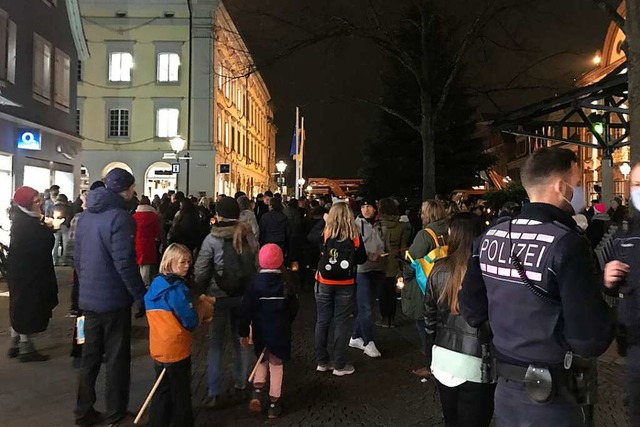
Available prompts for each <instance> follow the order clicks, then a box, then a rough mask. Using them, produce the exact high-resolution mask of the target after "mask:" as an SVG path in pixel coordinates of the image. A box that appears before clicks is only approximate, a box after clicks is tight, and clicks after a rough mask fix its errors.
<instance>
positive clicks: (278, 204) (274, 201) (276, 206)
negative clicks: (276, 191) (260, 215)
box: [269, 197, 282, 212]
mask: <svg viewBox="0 0 640 427" xmlns="http://www.w3.org/2000/svg"><path fill="white" fill-rule="evenodd" d="M269 210H270V211H276V212H282V200H281V199H278V198H277V197H272V198H271V200H269Z"/></svg>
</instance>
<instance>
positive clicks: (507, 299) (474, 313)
mask: <svg viewBox="0 0 640 427" xmlns="http://www.w3.org/2000/svg"><path fill="white" fill-rule="evenodd" d="M521 178H522V183H523V185H524V187H525V190H526V191H527V194H528V196H529V199H530V201H531V203H529V204H527V205H525V206H524V207H523V209H522V213H521V214H520V215H519V216H517V217H516V218H514V219H511V218H507V219H506V220H503V221H502V222H500V223H498V224H497V225H496V226H494V227H492V228H491V229H489V230H488V231H487V232H486V233H485V235H484V236H482V237H481V238H480V239H478V241H477V242H476V244H475V245H474V251H473V256H472V258H471V259H470V261H469V266H468V270H467V274H466V276H465V279H464V282H463V285H462V289H461V291H460V294H459V301H460V311H461V313H462V315H463V316H464V317H465V319H466V320H467V322H468V323H469V324H470V325H471V326H473V327H480V326H481V325H483V323H484V322H486V321H489V325H490V327H491V330H492V332H493V352H494V356H495V359H496V366H495V372H496V373H497V376H498V385H497V388H496V394H495V405H496V406H495V415H496V421H497V425H498V426H509V427H512V426H554V427H559V426H582V425H584V424H585V422H586V419H587V414H586V411H585V410H583V408H584V406H581V405H585V404H588V403H590V402H585V401H584V400H586V399H585V396H584V394H583V393H584V390H583V389H582V388H580V386H582V385H584V384H583V383H584V382H585V376H584V375H583V374H584V371H581V369H582V368H581V366H579V365H580V364H579V363H578V361H579V360H580V359H581V358H580V357H579V356H582V357H585V358H594V357H597V356H599V355H600V354H602V353H603V352H604V351H605V350H606V349H607V348H608V346H609V344H610V343H611V341H612V338H613V317H612V315H611V313H610V309H609V307H608V306H607V304H606V303H605V302H604V300H603V298H602V295H601V293H600V290H599V285H598V277H597V273H596V269H595V262H594V259H593V257H592V253H591V248H590V246H589V241H588V240H587V239H586V238H585V237H584V236H583V235H582V234H581V232H580V231H579V230H578V229H577V226H576V223H575V221H574V220H573V219H572V215H573V213H574V208H573V206H572V201H573V199H574V195H575V196H576V199H577V198H578V197H582V196H581V195H580V194H581V193H580V192H579V191H576V187H578V186H579V184H580V169H579V168H578V163H577V158H576V155H575V154H574V153H573V152H571V151H569V150H565V149H560V148H542V149H540V150H538V151H536V152H535V153H534V154H532V155H531V156H530V157H529V158H528V159H527V161H526V163H525V165H524V166H523V168H522V171H521ZM574 204H575V203H574ZM585 369H586V368H585ZM576 386H578V387H576Z"/></svg>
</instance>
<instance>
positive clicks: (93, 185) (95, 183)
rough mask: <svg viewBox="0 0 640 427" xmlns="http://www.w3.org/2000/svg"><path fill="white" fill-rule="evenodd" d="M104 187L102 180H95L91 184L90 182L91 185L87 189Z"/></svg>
mask: <svg viewBox="0 0 640 427" xmlns="http://www.w3.org/2000/svg"><path fill="white" fill-rule="evenodd" d="M103 187H104V182H102V181H95V182H94V183H93V184H91V187H89V191H93V190H95V189H96V188H103Z"/></svg>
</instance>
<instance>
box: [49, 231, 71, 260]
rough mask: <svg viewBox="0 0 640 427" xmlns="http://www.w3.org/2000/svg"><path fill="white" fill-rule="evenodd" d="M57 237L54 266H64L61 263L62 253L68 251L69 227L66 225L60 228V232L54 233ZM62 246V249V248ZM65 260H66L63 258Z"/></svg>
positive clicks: (53, 252)
mask: <svg viewBox="0 0 640 427" xmlns="http://www.w3.org/2000/svg"><path fill="white" fill-rule="evenodd" d="M53 236H54V237H55V243H54V244H53V251H52V255H53V265H62V264H61V263H60V258H61V254H60V253H61V252H62V253H64V251H65V250H66V249H67V243H68V242H69V227H65V226H64V225H63V226H62V227H60V230H57V231H56V232H54V233H53ZM60 246H62V248H60ZM63 260H64V258H63Z"/></svg>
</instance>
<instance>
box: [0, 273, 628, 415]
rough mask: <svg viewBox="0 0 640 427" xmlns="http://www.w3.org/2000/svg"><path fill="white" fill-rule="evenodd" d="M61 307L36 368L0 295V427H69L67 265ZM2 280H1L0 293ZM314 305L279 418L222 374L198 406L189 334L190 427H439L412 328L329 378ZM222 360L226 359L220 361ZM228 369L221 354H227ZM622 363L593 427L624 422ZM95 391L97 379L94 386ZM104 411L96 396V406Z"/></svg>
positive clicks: (613, 367)
mask: <svg viewBox="0 0 640 427" xmlns="http://www.w3.org/2000/svg"><path fill="white" fill-rule="evenodd" d="M58 277H59V284H60V305H59V306H58V308H57V309H56V312H55V317H54V319H53V321H52V324H51V327H50V329H49V331H47V332H46V333H44V334H42V335H41V336H40V337H38V340H37V342H36V343H37V345H38V347H39V348H40V349H42V350H43V351H44V352H46V353H48V354H50V355H51V356H52V360H50V361H49V362H45V363H41V364H21V363H20V362H18V361H16V360H9V359H8V358H6V356H5V353H6V349H7V342H8V327H9V320H8V298H6V297H0V313H2V314H1V315H0V331H1V332H0V339H1V340H2V345H1V346H0V351H1V352H2V354H1V355H0V378H1V379H2V381H1V382H0V384H1V385H0V408H2V411H1V412H0V426H2V427H23V426H34V427H40V426H47V427H58V426H71V425H73V414H72V411H73V406H74V400H75V390H76V376H77V371H76V370H75V369H73V368H72V366H71V359H70V358H69V357H68V353H69V349H70V343H71V334H72V326H73V319H70V318H66V317H65V314H66V312H67V308H68V306H69V303H68V301H69V291H70V286H69V285H68V283H69V278H70V272H69V270H68V269H64V268H63V269H59V270H58ZM5 290H6V284H4V283H0V292H2V291H5ZM314 318H315V308H314V304H313V298H312V296H311V295H310V294H308V293H305V294H302V295H301V309H300V314H299V316H298V319H297V320H296V322H295V327H294V334H295V335H294V351H293V360H292V361H291V362H290V363H289V364H288V365H287V366H286V369H285V376H284V395H283V400H282V402H283V408H284V412H283V416H282V418H280V419H278V420H275V421H267V419H266V416H255V415H253V414H250V413H248V411H247V410H246V405H245V402H243V401H242V396H237V395H235V394H234V393H233V392H232V391H231V390H232V389H233V385H232V383H231V378H230V375H227V376H226V377H225V386H226V390H227V392H226V393H225V395H224V396H223V398H222V402H221V408H220V409H215V410H212V409H208V408H201V405H202V402H203V400H204V398H205V396H206V331H205V330H200V331H199V332H198V333H197V339H196V340H195V346H194V352H193V358H194V363H193V365H194V366H193V390H194V402H193V403H194V406H195V407H196V419H197V425H198V426H216V427H217V426H221V427H222V426H241V427H242V426H255V425H261V424H268V425H272V426H298V425H300V426H302V425H304V426H399V425H403V426H405V425H406V426H412V425H416V426H417V425H421V426H442V425H444V423H443V422H442V420H441V416H440V413H439V409H438V405H437V403H436V402H437V400H436V399H437V395H436V394H435V389H434V385H433V380H431V381H429V382H427V383H426V384H424V383H421V382H420V381H419V380H418V379H417V378H415V377H414V376H413V375H411V373H410V371H411V369H412V368H415V367H417V366H418V365H419V364H420V357H419V353H418V350H417V349H418V346H417V339H418V338H417V334H416V332H415V330H414V326H413V325H412V324H410V323H404V324H402V325H401V326H400V327H398V328H396V329H395V330H389V329H379V328H378V329H376V333H377V339H376V342H377V343H378V347H379V349H380V351H381V352H382V354H383V358H382V359H378V360H371V359H368V358H366V356H364V355H363V354H361V352H359V351H356V350H350V356H351V357H352V360H353V361H354V364H355V367H356V373H355V374H354V375H353V376H351V377H344V378H337V377H334V376H333V375H331V374H319V373H316V372H315V361H314V357H313V342H312V341H313V333H312V331H313V326H314ZM134 324H135V326H134V328H135V330H134V336H135V340H134V343H133V352H134V360H133V365H132V366H133V369H132V391H131V406H130V408H131V409H132V410H136V409H138V408H139V407H140V405H141V404H142V401H143V400H144V397H145V396H146V393H147V392H148V391H149V389H150V388H151V386H152V384H153V381H154V378H153V369H152V364H151V361H150V358H149V357H148V350H147V345H148V341H147V331H146V327H145V322H144V321H135V322H134ZM228 356H230V355H228ZM226 360H227V362H228V364H227V372H228V373H229V372H230V368H231V365H230V357H227V359H226ZM621 375H622V365H621V360H620V359H619V358H618V357H616V356H615V353H614V352H608V353H607V354H606V355H605V356H603V358H602V359H601V363H600V376H599V380H600V389H601V390H600V403H599V404H598V407H597V418H596V425H597V426H607V427H609V426H628V425H629V423H628V420H627V417H626V415H625V410H624V407H623V404H622V399H623V393H622V377H621ZM102 386H103V382H102V378H101V379H100V387H102ZM102 406H103V403H102V400H101V399H100V400H99V404H98V408H97V409H98V410H100V409H101V408H102Z"/></svg>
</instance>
